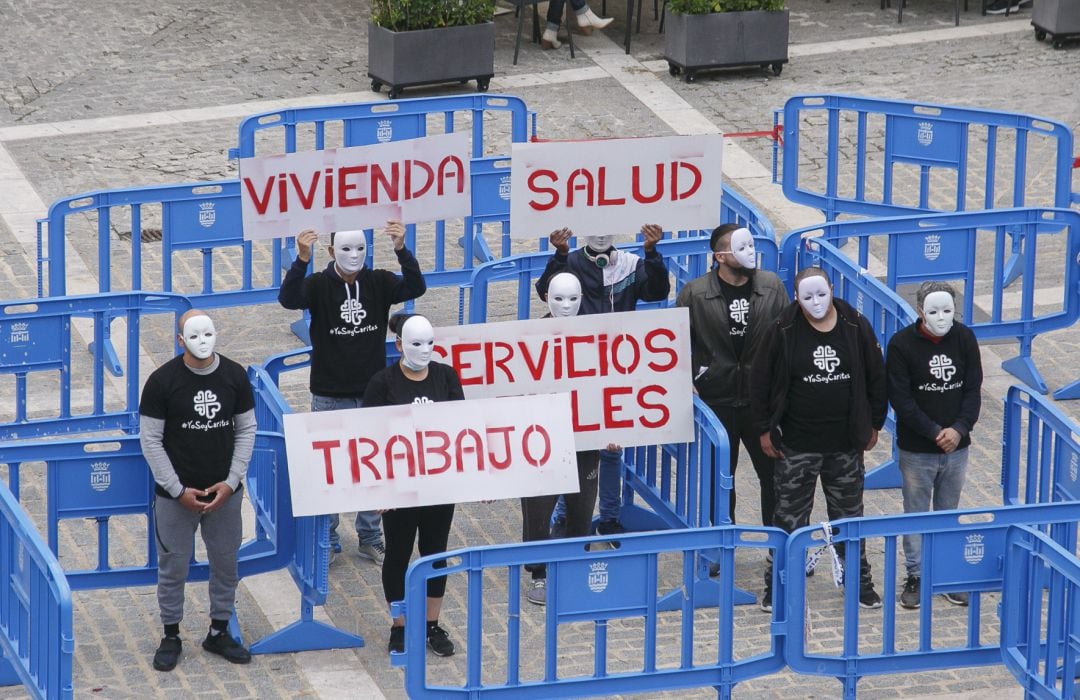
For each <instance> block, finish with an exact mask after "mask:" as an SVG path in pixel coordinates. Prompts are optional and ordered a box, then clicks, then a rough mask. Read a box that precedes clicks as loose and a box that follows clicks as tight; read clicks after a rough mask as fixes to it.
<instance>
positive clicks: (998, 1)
mask: <svg viewBox="0 0 1080 700" xmlns="http://www.w3.org/2000/svg"><path fill="white" fill-rule="evenodd" d="M1019 9H1020V2H1019V0H994V1H993V2H992V3H990V4H989V5H987V6H986V14H988V15H1003V14H1005V13H1006V12H1016V11H1017V10H1019Z"/></svg>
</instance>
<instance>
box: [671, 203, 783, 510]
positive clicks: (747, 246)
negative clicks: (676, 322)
mask: <svg viewBox="0 0 1080 700" xmlns="http://www.w3.org/2000/svg"><path fill="white" fill-rule="evenodd" d="M709 247H710V249H711V250H712V251H713V261H714V266H713V269H712V270H710V271H709V272H707V273H705V274H704V275H702V276H701V277H698V278H697V279H695V280H692V281H691V282H690V283H689V284H687V285H686V286H685V287H683V288H682V290H681V291H680V292H679V297H678V299H677V300H676V302H675V303H676V304H677V305H678V306H685V307H687V308H689V309H690V354H691V357H692V367H693V371H694V388H695V389H696V390H697V392H698V395H699V396H701V399H702V400H703V401H704V402H705V403H706V404H708V406H709V408H711V409H712V411H713V413H715V414H716V417H717V418H718V419H719V420H720V423H721V424H723V426H724V430H725V431H726V432H727V435H728V445H729V449H730V452H729V460H728V463H729V465H730V470H731V476H732V478H734V477H735V469H736V467H737V466H738V463H739V443H740V442H742V444H743V445H744V446H745V447H746V451H747V453H748V454H749V455H750V461H751V463H753V465H754V471H755V472H757V478H758V483H759V484H760V492H761V524H762V525H766V526H768V525H772V513H773V508H774V507H775V504H776V496H775V493H774V490H773V460H772V458H771V457H769V456H768V455H766V454H765V453H764V452H763V451H762V450H761V442H760V440H759V436H758V433H757V432H756V431H755V430H754V428H753V426H752V425H751V423H750V412H749V411H748V410H747V409H748V408H749V406H750V366H751V361H752V359H753V358H754V356H755V355H756V354H757V352H758V350H759V348H760V347H761V341H762V338H763V337H764V336H765V333H766V331H767V330H768V329H769V327H770V326H771V325H772V324H773V322H774V321H775V320H776V317H777V316H779V315H780V312H781V311H783V309H784V307H785V306H787V304H788V295H787V291H786V290H785V289H784V283H783V282H781V281H780V278H779V277H777V276H776V274H774V273H772V272H768V271H766V270H758V269H757V252H756V251H755V250H754V239H753V236H751V235H750V231H749V230H748V229H746V228H742V227H740V226H739V225H738V224H723V225H722V226H718V227H717V228H716V229H714V230H713V232H712V236H711V237H710V239H709ZM717 476H719V475H717V474H714V475H713V481H714V482H715V480H716V478H717ZM728 511H729V515H730V517H731V522H732V523H734V522H735V489H732V490H731V497H730V499H729V502H728ZM710 512H712V511H711V509H710ZM713 524H715V525H719V524H720V522H719V521H716V520H714V523H713Z"/></svg>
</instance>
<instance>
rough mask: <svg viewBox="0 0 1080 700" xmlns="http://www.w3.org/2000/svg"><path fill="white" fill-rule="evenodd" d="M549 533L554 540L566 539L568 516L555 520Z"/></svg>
mask: <svg viewBox="0 0 1080 700" xmlns="http://www.w3.org/2000/svg"><path fill="white" fill-rule="evenodd" d="M548 534H549V535H550V536H551V539H553V540H562V539H566V518H559V519H557V520H556V521H555V522H553V523H552V524H551V529H550V531H549V533H548Z"/></svg>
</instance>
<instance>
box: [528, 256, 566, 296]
mask: <svg viewBox="0 0 1080 700" xmlns="http://www.w3.org/2000/svg"><path fill="white" fill-rule="evenodd" d="M569 264H570V255H569V253H568V254H566V255H563V254H562V253H560V252H559V251H555V254H554V255H552V256H551V260H548V263H547V266H546V267H544V272H543V274H541V275H540V279H538V280H536V293H537V294H539V295H540V301H547V290H548V285H549V284H551V278H552V277H554V276H555V275H557V274H559V273H560V272H566V271H567V269H568V267H569Z"/></svg>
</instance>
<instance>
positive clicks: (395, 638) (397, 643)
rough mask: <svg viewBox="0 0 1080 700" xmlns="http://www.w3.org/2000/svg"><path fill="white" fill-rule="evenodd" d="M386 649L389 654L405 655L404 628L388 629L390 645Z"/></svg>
mask: <svg viewBox="0 0 1080 700" xmlns="http://www.w3.org/2000/svg"><path fill="white" fill-rule="evenodd" d="M386 648H387V649H388V650H389V651H390V653H391V654H404V653H405V628H404V627H397V626H394V627H391V628H390V643H389V644H387V645H386Z"/></svg>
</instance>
